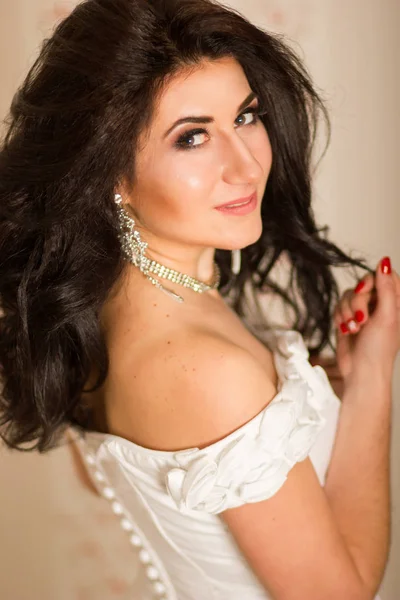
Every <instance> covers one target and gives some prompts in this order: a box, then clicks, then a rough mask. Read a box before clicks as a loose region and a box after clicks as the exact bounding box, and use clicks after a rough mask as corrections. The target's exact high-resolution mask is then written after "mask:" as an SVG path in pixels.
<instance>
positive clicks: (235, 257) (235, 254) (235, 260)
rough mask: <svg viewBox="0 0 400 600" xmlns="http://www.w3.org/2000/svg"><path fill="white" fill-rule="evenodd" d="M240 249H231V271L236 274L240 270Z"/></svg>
mask: <svg viewBox="0 0 400 600" xmlns="http://www.w3.org/2000/svg"><path fill="white" fill-rule="evenodd" d="M241 256H242V253H241V250H240V249H238V250H232V261H231V271H232V273H234V274H235V275H238V273H239V272H240V263H241Z"/></svg>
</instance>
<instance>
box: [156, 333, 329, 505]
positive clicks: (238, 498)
mask: <svg viewBox="0 0 400 600" xmlns="http://www.w3.org/2000/svg"><path fill="white" fill-rule="evenodd" d="M270 341H271V346H272V351H273V352H274V358H275V364H276V368H277V371H278V375H279V377H280V381H281V387H280V389H279V392H278V394H277V395H276V396H275V398H274V399H273V400H272V401H271V402H270V403H269V404H268V405H267V406H266V407H265V409H264V410H262V411H261V413H259V414H258V415H256V417H254V419H252V420H251V421H249V422H247V423H246V424H245V425H244V426H242V427H241V428H239V429H238V430H236V431H235V432H233V433H232V434H230V435H228V436H227V437H226V438H224V439H222V440H219V441H218V442H216V443H215V444H212V445H210V446H208V447H207V448H202V449H197V448H195V449H190V450H187V451H180V452H177V453H175V455H174V457H175V461H176V463H177V465H178V466H176V467H174V468H171V469H169V470H168V471H167V473H166V474H165V485H166V489H167V491H168V493H169V495H170V497H171V498H172V499H173V501H174V503H175V504H176V506H177V508H178V509H179V510H180V511H182V512H186V511H190V510H196V511H204V512H207V513H212V514H216V513H219V512H221V511H223V510H226V509H227V508H232V507H235V506H239V505H241V504H245V503H248V502H257V501H259V500H265V499H267V498H270V497H271V496H273V495H274V494H275V493H276V492H277V491H278V490H279V489H280V487H281V486H282V485H283V483H284V482H285V480H286V478H287V475H288V472H289V471H290V469H291V468H292V467H293V466H294V464H295V463H297V462H300V461H302V460H304V459H305V458H306V457H307V456H308V454H309V452H310V450H311V448H312V446H313V445H314V443H315V441H316V438H317V436H318V434H319V433H320V431H321V430H322V429H323V427H324V426H325V424H326V418H325V416H324V414H323V413H324V410H325V408H327V406H328V403H329V401H330V400H331V399H332V397H333V396H334V392H333V389H332V387H331V385H330V383H329V379H328V377H327V374H326V372H325V370H324V369H323V368H322V367H320V366H319V365H316V366H312V365H311V364H310V362H309V360H308V358H309V352H308V350H307V347H306V346H305V343H304V341H303V338H302V336H301V335H300V334H299V333H298V332H296V331H294V330H289V331H287V330H280V331H278V332H276V331H275V332H274V335H273V338H272V339H271V340H270Z"/></svg>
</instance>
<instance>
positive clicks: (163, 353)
mask: <svg viewBox="0 0 400 600" xmlns="http://www.w3.org/2000/svg"><path fill="white" fill-rule="evenodd" d="M118 388H119V390H120V392H119V393H118V392H117V391H115V392H114V393H115V394H118V398H115V399H113V402H112V404H111V403H110V406H111V405H112V406H114V407H115V410H114V411H111V412H110V415H109V416H110V419H109V421H110V429H111V430H113V431H117V432H118V435H122V436H123V437H125V438H127V439H132V441H134V442H136V443H139V444H140V445H143V446H145V447H150V448H157V449H162V450H176V449H179V448H187V447H193V446H196V447H203V446H207V445H209V444H210V443H212V442H214V441H216V440H218V439H220V438H222V437H224V436H225V435H226V434H227V433H230V432H231V431H233V430H235V429H237V427H238V426H240V425H242V424H244V423H245V422H247V421H248V420H250V419H251V418H252V417H254V416H255V415H256V414H257V413H259V412H260V411H261V410H262V409H263V408H264V407H265V406H266V405H267V404H268V402H270V401H271V400H272V399H273V398H274V396H275V395H276V393H277V387H276V385H275V384H274V382H273V381H272V380H271V378H270V376H269V375H268V373H267V372H266V370H265V369H263V368H262V366H261V364H260V362H259V361H257V360H256V358H255V357H254V356H253V355H252V354H251V353H250V352H248V351H247V350H246V349H244V348H242V347H240V346H238V345H237V344H235V343H233V342H231V341H230V340H229V339H227V338H224V337H222V336H221V335H219V334H218V333H216V332H214V331H210V330H207V329H205V328H202V327H195V326H192V327H185V328H182V329H180V330H178V331H174V332H173V333H172V332H171V333H170V335H168V334H167V333H164V334H163V335H161V336H160V337H159V339H157V340H153V341H152V343H149V344H146V345H144V346H143V347H142V349H141V352H140V353H135V355H134V356H132V357H131V359H129V361H128V362H126V364H125V368H124V370H123V372H122V371H120V378H119V382H118ZM115 390H117V387H115ZM117 407H118V410H117Z"/></svg>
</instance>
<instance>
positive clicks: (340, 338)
mask: <svg viewBox="0 0 400 600" xmlns="http://www.w3.org/2000/svg"><path fill="white" fill-rule="evenodd" d="M334 320H335V325H336V327H337V347H336V358H337V365H338V369H339V371H340V373H341V375H342V377H343V381H344V385H345V386H347V384H349V383H350V382H357V381H365V380H366V381H370V380H371V378H372V379H373V380H374V381H375V380H376V381H379V382H381V383H384V384H386V385H387V384H388V383H390V382H391V379H392V374H393V366H394V361H395V358H396V355H397V353H398V351H399V349H400V278H399V275H398V274H397V273H396V272H395V271H392V270H391V265H390V259H389V258H387V257H386V258H384V259H383V260H382V261H380V262H379V263H378V266H377V269H376V272H375V275H372V274H368V275H366V277H364V278H363V279H362V280H361V281H360V282H359V284H358V285H357V287H356V288H355V289H354V290H353V289H348V290H346V291H345V292H344V293H343V295H342V298H341V300H340V302H339V303H338V305H337V307H336V309H335V314H334Z"/></svg>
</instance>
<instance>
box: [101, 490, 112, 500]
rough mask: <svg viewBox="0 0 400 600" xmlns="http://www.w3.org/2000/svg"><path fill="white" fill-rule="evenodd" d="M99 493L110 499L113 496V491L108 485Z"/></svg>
mask: <svg viewBox="0 0 400 600" xmlns="http://www.w3.org/2000/svg"><path fill="white" fill-rule="evenodd" d="M101 493H102V494H103V496H104V498H108V499H111V498H114V497H115V492H114V490H113V489H112V488H110V487H105V488H104V489H103V491H102V492H101Z"/></svg>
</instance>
